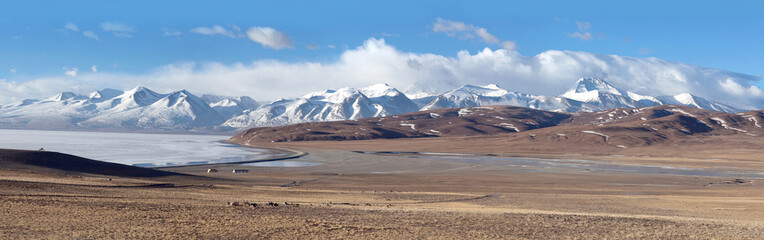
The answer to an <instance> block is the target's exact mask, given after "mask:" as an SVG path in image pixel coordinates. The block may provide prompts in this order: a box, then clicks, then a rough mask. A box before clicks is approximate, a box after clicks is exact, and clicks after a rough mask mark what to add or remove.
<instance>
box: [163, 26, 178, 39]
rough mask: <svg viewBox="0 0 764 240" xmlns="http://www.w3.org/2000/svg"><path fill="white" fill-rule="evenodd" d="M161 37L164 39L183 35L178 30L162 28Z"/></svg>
mask: <svg viewBox="0 0 764 240" xmlns="http://www.w3.org/2000/svg"><path fill="white" fill-rule="evenodd" d="M162 35H163V36H165V37H172V36H180V35H183V33H181V32H180V31H178V30H175V29H169V28H163V29H162Z"/></svg>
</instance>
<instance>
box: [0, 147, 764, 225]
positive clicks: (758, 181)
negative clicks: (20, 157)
mask: <svg viewBox="0 0 764 240" xmlns="http://www.w3.org/2000/svg"><path fill="white" fill-rule="evenodd" d="M428 141H432V140H428ZM438 141H440V140H438ZM414 143H421V144H420V145H418V148H416V147H413V146H414ZM428 144H433V145H428ZM467 145H469V144H466V145H465V144H460V143H459V142H451V143H450V145H441V146H440V149H441V151H435V150H438V148H435V147H434V146H435V143H432V142H427V143H425V142H421V141H419V140H416V141H412V140H395V141H392V140H390V141H357V142H352V143H349V142H310V143H283V144H273V145H272V146H275V147H284V148H290V149H296V150H300V151H304V152H308V153H309V154H308V155H307V156H305V157H302V158H300V159H297V160H295V161H305V162H315V163H320V165H317V166H310V167H294V168H289V167H270V168H267V167H253V166H242V165H226V164H221V165H213V166H188V167H176V168H164V169H162V170H169V171H173V172H178V173H186V174H191V175H198V176H201V177H186V176H166V177H156V178H117V177H108V176H99V175H85V174H72V173H62V172H50V171H47V170H45V169H37V170H36V169H31V170H24V171H19V170H18V169H9V168H2V167H0V238H2V239H8V238H30V239H40V238H163V239H188V238H205V239H209V238H215V239H218V238H220V239H227V238H234V239H262V238H287V239H295V238H299V239H304V238H308V239H310V238H321V239H324V238H359V239H367V238H397V239H401V238H443V239H480V238H486V239H528V238H531V239H561V238H575V239H602V238H608V239H633V238H649V239H693V238H699V239H709V238H716V239H762V238H764V179H762V178H764V176H762V177H761V178H746V179H738V178H731V177H707V176H688V175H672V174H643V173H638V172H635V173H622V172H617V173H615V172H607V171H574V170H570V171H553V172H550V171H545V169H543V167H539V168H533V167H531V168H528V167H523V168H520V167H518V166H510V165H486V164H480V163H470V162H459V161H449V160H433V159H426V158H416V157H412V155H405V154H402V155H396V154H388V155H378V154H362V153H356V152H352V151H350V150H362V151H382V150H392V149H399V150H401V151H409V150H417V151H420V152H455V151H456V152H458V151H462V152H468V151H463V150H464V149H463V148H464V147H466V146H467ZM406 146H412V147H408V148H407V147H406ZM427 146H433V147H432V148H430V147H427ZM449 146H454V147H449ZM563 147H564V146H563ZM443 149H446V150H443ZM486 149H490V148H486ZM486 149H482V150H481V149H477V150H474V151H473V152H482V153H486V151H484V150H486ZM758 149H761V148H758ZM648 150H650V149H646V150H644V151H648ZM712 150H713V149H710V150H708V151H712ZM634 151H636V150H634ZM650 151H657V150H655V149H653V150H650ZM752 151H753V152H752V153H751V154H754V155H751V156H749V158H754V157H752V156H755V154H757V153H758V152H757V151H758V150H752ZM488 152H491V151H488ZM493 152H496V153H500V154H509V153H507V152H510V150H506V152H502V151H493ZM714 154H716V155H710V156H711V157H713V158H719V159H717V160H716V162H715V163H714V164H711V165H709V166H710V167H712V168H714V167H719V168H730V169H738V170H740V169H743V170H747V171H758V172H764V167H763V166H762V164H763V163H762V161H761V160H759V161H756V160H755V159H748V158H745V157H735V156H738V155H740V153H738V155H735V154H730V156H732V157H731V158H730V159H732V160H723V159H721V157H723V156H724V155H725V151H721V150H720V151H715V152H714ZM518 155H528V156H531V155H533V156H542V155H539V154H537V153H536V154H535V155H534V153H532V152H524V153H523V152H522V151H521V153H518ZM610 155H612V154H610ZM610 155H608V154H599V155H597V156H584V155H576V156H577V157H576V158H577V159H597V160H600V161H610V162H614V163H624V164H653V165H661V166H678V167H688V166H698V165H702V164H703V163H705V162H709V161H710V160H708V159H707V158H697V157H692V156H679V155H675V156H660V154H653V153H650V152H641V153H640V155H629V154H625V155H621V156H610ZM644 155H653V156H658V157H645V156H644ZM680 155H681V154H680ZM543 156H545V157H557V158H566V157H570V155H563V154H559V153H554V152H552V153H550V154H549V155H543ZM741 156H742V155H741ZM746 156H748V155H746ZM759 156H761V155H759ZM292 160H294V159H292ZM208 168H215V169H217V170H219V171H218V172H216V173H206V170H207V169H208ZM234 168H236V169H248V170H249V173H241V174H234V173H231V171H232V169H234ZM233 202H236V203H234V204H229V203H233ZM268 202H273V203H277V204H278V206H268V205H267V204H266V203H268ZM249 203H257V206H256V207H253V206H250V205H249Z"/></svg>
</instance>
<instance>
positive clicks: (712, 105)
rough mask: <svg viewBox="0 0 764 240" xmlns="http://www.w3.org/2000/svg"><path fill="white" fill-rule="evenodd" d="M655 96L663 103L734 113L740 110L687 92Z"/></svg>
mask: <svg viewBox="0 0 764 240" xmlns="http://www.w3.org/2000/svg"><path fill="white" fill-rule="evenodd" d="M657 98H658V99H660V100H661V102H663V104H677V105H685V106H690V107H695V108H700V109H707V110H714V111H719V112H728V113H734V112H739V111H740V110H738V109H736V108H734V107H730V106H727V105H724V104H721V103H718V102H712V101H709V100H706V99H704V98H701V97H698V96H695V95H692V94H689V93H680V94H677V95H674V96H659V97H657Z"/></svg>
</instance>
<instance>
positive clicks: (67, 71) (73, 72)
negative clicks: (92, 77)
mask: <svg viewBox="0 0 764 240" xmlns="http://www.w3.org/2000/svg"><path fill="white" fill-rule="evenodd" d="M63 69H64V75H66V76H70V77H76V76H77V72H78V71H80V70H79V69H77V68H63Z"/></svg>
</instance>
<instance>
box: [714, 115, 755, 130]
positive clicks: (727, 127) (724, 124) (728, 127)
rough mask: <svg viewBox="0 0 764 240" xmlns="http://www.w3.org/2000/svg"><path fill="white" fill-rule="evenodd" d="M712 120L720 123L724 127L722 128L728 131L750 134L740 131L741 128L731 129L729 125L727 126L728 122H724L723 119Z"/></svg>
mask: <svg viewBox="0 0 764 240" xmlns="http://www.w3.org/2000/svg"><path fill="white" fill-rule="evenodd" d="M711 120H714V121H716V122H718V123H719V125H722V127H724V128H726V129H730V130H735V131H738V132H744V133H747V132H748V131H746V130H743V129H740V128H733V127H730V126H729V125H727V121H724V119H721V118H711Z"/></svg>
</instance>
